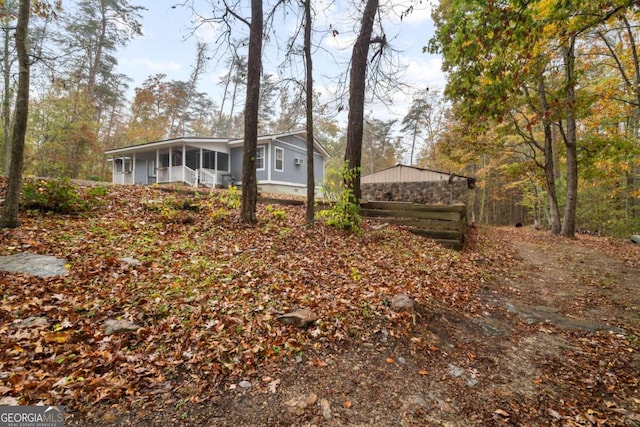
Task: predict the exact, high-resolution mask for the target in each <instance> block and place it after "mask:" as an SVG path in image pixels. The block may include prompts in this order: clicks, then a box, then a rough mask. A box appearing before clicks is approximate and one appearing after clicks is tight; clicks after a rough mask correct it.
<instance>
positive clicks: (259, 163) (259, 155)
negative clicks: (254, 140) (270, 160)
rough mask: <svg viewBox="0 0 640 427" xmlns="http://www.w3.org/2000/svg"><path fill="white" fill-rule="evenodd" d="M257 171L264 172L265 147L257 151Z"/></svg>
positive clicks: (262, 146) (260, 147)
mask: <svg viewBox="0 0 640 427" xmlns="http://www.w3.org/2000/svg"><path fill="white" fill-rule="evenodd" d="M256 170H259V171H263V170H264V145H261V146H259V147H258V149H257V150H256Z"/></svg>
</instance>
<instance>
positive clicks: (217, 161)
mask: <svg viewBox="0 0 640 427" xmlns="http://www.w3.org/2000/svg"><path fill="white" fill-rule="evenodd" d="M306 136H307V134H306V131H305V130H297V131H291V132H284V133H278V134H272V135H262V136H259V137H258V147H257V156H256V177H257V180H258V189H259V191H265V192H273V193H285V194H299V195H305V194H306V188H307V168H306V166H305V165H306V162H307V139H306ZM243 145H244V140H243V139H242V138H239V139H235V138H213V137H180V138H172V139H166V140H162V141H153V142H149V143H145V144H139V145H131V146H128V147H122V148H114V149H112V150H107V151H105V154H106V156H107V158H108V161H109V162H112V171H113V172H112V181H113V182H114V183H116V184H140V185H148V184H154V183H171V182H180V183H185V184H187V185H191V186H200V185H202V186H207V187H226V186H228V184H234V185H239V186H241V185H242V181H241V179H242V158H243V154H244V152H243ZM313 146H314V152H313V170H314V177H315V186H316V188H320V186H321V185H322V183H323V181H324V162H325V159H327V158H328V157H329V154H328V153H327V151H326V150H325V149H324V148H323V147H322V146H321V145H320V144H319V143H318V142H317V141H314V144H313Z"/></svg>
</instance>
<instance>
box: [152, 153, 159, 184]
mask: <svg viewBox="0 0 640 427" xmlns="http://www.w3.org/2000/svg"><path fill="white" fill-rule="evenodd" d="M155 167H156V170H154V171H153V174H154V175H155V177H156V183H157V182H158V169H159V168H160V149H159V148H158V149H156V164H155Z"/></svg>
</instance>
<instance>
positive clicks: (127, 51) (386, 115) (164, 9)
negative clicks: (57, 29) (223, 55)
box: [118, 0, 445, 120]
mask: <svg viewBox="0 0 640 427" xmlns="http://www.w3.org/2000/svg"><path fill="white" fill-rule="evenodd" d="M175 2H176V0H137V1H132V2H131V3H132V4H136V5H140V6H143V7H145V8H146V9H147V10H146V11H142V25H143V34H144V35H143V36H141V37H138V38H136V39H134V40H133V41H132V42H130V43H129V44H128V45H127V47H126V48H124V49H122V50H121V51H120V52H119V54H118V63H119V71H120V72H122V73H124V74H126V75H128V76H129V77H131V78H132V79H133V82H132V84H131V88H132V89H133V88H134V87H138V86H140V85H141V84H142V82H143V81H144V80H145V79H146V78H147V77H149V76H150V75H153V74H158V73H163V74H166V75H167V79H169V80H187V79H188V78H189V75H190V73H191V70H192V65H193V63H194V62H195V55H196V49H195V45H196V37H193V36H190V35H191V34H192V29H193V23H192V22H193V20H194V15H193V14H192V12H191V11H190V10H188V9H186V8H182V7H176V8H172V5H173V4H175ZM200 3H201V4H202V6H201V7H202V8H203V9H202V10H206V8H205V4H206V3H207V2H206V1H205V0H202V1H201V2H200ZM247 3H248V2H247ZM381 3H382V4H383V5H386V6H387V7H392V8H393V9H394V12H395V13H392V14H390V15H391V17H392V18H391V22H386V23H385V24H384V26H385V32H386V35H387V39H388V40H389V41H390V44H391V46H392V47H393V48H394V49H396V50H398V51H399V54H398V59H399V61H400V62H401V68H402V70H403V78H402V79H403V81H404V82H405V83H407V84H409V85H410V86H412V87H414V88H415V89H416V90H419V89H424V88H426V87H429V88H430V89H443V88H444V84H445V79H444V76H443V74H442V72H441V70H440V64H441V60H440V58H439V57H436V56H432V55H429V54H425V53H423V51H422V49H423V46H425V45H426V44H427V42H428V40H429V38H430V37H431V36H432V34H433V22H432V21H431V12H430V10H429V8H428V6H426V3H428V1H427V0H424V1H423V2H422V3H424V5H423V4H419V2H418V1H414V3H416V6H415V7H414V10H413V12H412V13H411V14H409V15H408V16H406V17H404V18H403V19H402V21H401V20H400V12H401V11H402V10H405V9H406V7H402V5H401V3H405V2H401V1H399V0H386V1H385V0H383V1H382V2H381ZM196 4H197V1H196ZM314 4H315V7H316V10H318V11H319V12H318V15H317V17H316V21H315V26H316V28H321V29H324V30H328V29H329V25H331V28H334V29H336V30H338V32H339V34H338V35H337V36H336V37H325V38H324V39H323V41H322V45H321V46H322V48H323V49H319V50H318V51H317V52H316V54H315V55H314V80H315V84H316V90H318V91H321V92H323V93H326V92H328V91H329V88H330V87H332V86H333V85H335V76H336V75H337V74H338V72H339V71H341V69H342V68H344V67H345V62H347V61H348V59H349V57H350V55H351V49H352V46H353V41H354V40H355V34H354V29H355V30H357V29H358V27H359V24H357V25H355V28H354V25H353V21H352V18H351V17H350V11H349V9H348V8H347V7H346V2H343V1H329V0H317V1H316V2H315V3H314ZM295 25H296V18H295V17H293V16H291V15H286V16H285V15H283V14H278V15H276V18H275V19H274V27H275V28H279V29H280V28H281V29H282V31H281V32H282V34H283V36H282V39H283V40H284V39H285V38H286V35H287V33H288V31H289V30H290V29H291V28H292V27H295ZM216 35H217V30H216V29H215V28H212V27H210V26H209V27H208V26H203V27H201V28H200V29H199V30H198V32H197V37H199V38H200V39H202V40H203V41H205V42H208V43H209V44H210V46H211V49H213V47H215V43H214V41H215V38H216ZM327 52H328V53H327ZM265 53H266V55H265V58H266V59H265V62H264V69H265V72H267V73H272V74H277V65H278V63H279V62H281V60H282V58H278V57H277V56H278V55H277V53H276V49H274V48H272V47H271V48H270V47H266V48H265ZM333 58H338V62H341V63H339V64H336V63H335V60H334V59H333ZM223 62H224V61H222V60H217V59H212V60H211V61H210V62H209V64H208V66H207V70H206V73H205V74H204V75H203V76H202V78H201V79H200V83H199V87H198V89H199V90H201V91H203V92H207V93H208V94H209V95H210V97H211V98H212V99H213V100H214V101H215V102H216V103H218V104H219V102H220V99H219V93H218V90H219V89H218V87H217V86H216V83H217V82H218V78H219V76H221V75H223V74H224V73H225V69H224V67H223ZM323 87H324V88H325V89H324V90H323ZM132 93H133V92H131V94H132ZM130 96H131V95H130ZM410 103H411V96H407V95H404V94H402V93H397V94H396V95H394V101H393V104H392V105H391V107H390V108H391V111H388V110H387V108H385V107H383V106H381V105H369V106H367V109H366V110H365V111H367V112H368V111H372V112H373V116H374V117H375V118H378V119H381V120H386V119H390V118H397V119H400V120H401V119H402V117H403V116H404V113H405V112H406V110H407V108H408V106H409V105H410Z"/></svg>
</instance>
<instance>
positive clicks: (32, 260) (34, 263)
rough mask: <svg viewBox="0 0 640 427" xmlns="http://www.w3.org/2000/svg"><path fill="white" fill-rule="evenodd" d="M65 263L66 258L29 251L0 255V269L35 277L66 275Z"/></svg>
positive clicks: (67, 272) (67, 271)
mask: <svg viewBox="0 0 640 427" xmlns="http://www.w3.org/2000/svg"><path fill="white" fill-rule="evenodd" d="M66 265H67V260H66V259H61V258H56V257H54V256H51V255H39V254H34V253H31V252H20V253H17V254H13V255H8V256H0V271H7V272H9V273H20V274H28V275H30V276H37V277H55V276H66V275H67V274H69V270H68V269H67V267H66Z"/></svg>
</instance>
